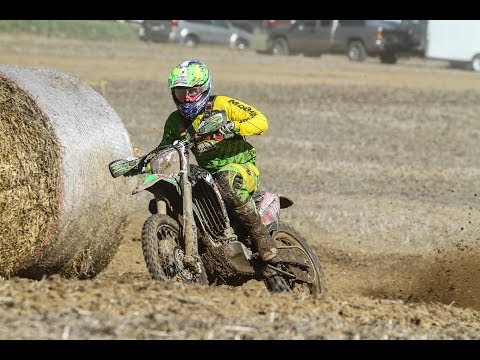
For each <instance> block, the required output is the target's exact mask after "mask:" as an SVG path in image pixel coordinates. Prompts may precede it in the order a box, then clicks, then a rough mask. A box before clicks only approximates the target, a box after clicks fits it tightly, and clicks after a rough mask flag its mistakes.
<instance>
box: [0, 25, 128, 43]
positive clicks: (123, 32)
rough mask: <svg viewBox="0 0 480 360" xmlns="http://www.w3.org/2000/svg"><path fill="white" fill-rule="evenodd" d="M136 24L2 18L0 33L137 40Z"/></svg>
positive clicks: (101, 39) (105, 39)
mask: <svg viewBox="0 0 480 360" xmlns="http://www.w3.org/2000/svg"><path fill="white" fill-rule="evenodd" d="M137 29H138V24H133V23H120V22H116V21H111V20H2V21H0V33H2V32H3V33H14V34H18V33H23V34H35V35H40V36H46V37H50V36H54V37H60V38H69V39H82V40H98V41H109V40H114V41H116V40H137V39H138V36H137Z"/></svg>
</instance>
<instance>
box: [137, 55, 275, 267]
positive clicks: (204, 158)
mask: <svg viewBox="0 0 480 360" xmlns="http://www.w3.org/2000/svg"><path fill="white" fill-rule="evenodd" d="M168 86H169V88H170V91H171V94H172V98H173V101H174V103H175V105H176V107H177V110H176V111H174V112H172V113H171V114H170V115H169V116H168V118H167V120H166V122H165V125H164V130H163V138H162V140H161V142H160V144H159V145H158V146H157V148H155V149H154V150H153V151H152V152H150V153H149V154H147V155H146V159H147V160H148V159H149V158H150V157H151V154H155V152H156V150H157V149H159V148H161V147H162V146H164V145H169V144H172V143H173V142H174V141H175V140H181V139H182V138H184V136H186V135H187V134H190V135H193V134H194V133H195V132H196V131H197V129H198V127H199V125H200V124H201V123H202V121H208V117H209V116H210V115H211V114H212V113H217V112H221V113H222V114H223V115H222V116H224V117H225V121H226V122H225V125H224V126H223V127H222V128H221V129H220V130H219V131H218V133H217V134H216V135H213V136H210V137H209V138H208V137H207V138H204V140H202V141H201V142H199V143H197V145H196V146H195V147H194V148H193V149H192V152H193V154H194V155H195V159H196V160H197V164H198V165H199V166H200V167H202V168H204V169H205V170H207V171H209V172H210V173H211V174H212V175H213V176H214V178H215V179H216V180H217V183H218V185H219V189H220V192H221V194H222V196H223V199H224V201H225V203H226V205H227V207H228V208H229V209H230V210H233V211H234V215H236V216H237V217H238V218H239V219H240V220H241V221H242V223H243V225H244V227H245V229H246V230H247V232H248V234H249V235H250V238H251V240H252V245H253V246H254V248H255V250H256V251H257V252H258V253H259V255H260V257H261V259H262V260H263V261H265V262H270V261H272V260H273V259H274V258H275V256H276V255H277V248H276V246H275V241H274V240H273V238H272V237H271V236H270V234H269V232H268V230H267V229H266V227H265V226H264V225H263V224H262V221H261V219H260V216H259V214H258V212H257V209H256V206H255V201H254V199H253V197H252V194H253V193H254V192H255V191H256V190H257V188H258V186H259V171H258V169H257V167H256V166H255V160H256V150H255V148H254V147H253V146H252V145H251V144H250V143H249V142H248V141H246V139H245V136H251V135H261V134H263V133H264V132H265V131H266V130H267V129H268V122H267V118H266V117H265V115H263V114H262V113H261V112H260V111H258V110H257V109H255V108H254V107H253V106H251V105H248V104H246V103H244V102H242V101H239V100H237V99H234V98H231V97H228V96H225V95H211V94H210V91H211V86H212V85H211V78H210V73H209V70H208V68H207V66H206V65H205V64H204V63H203V62H201V61H198V60H186V61H184V62H182V63H180V64H178V65H177V66H175V67H174V68H173V70H172V71H171V73H170V75H169V77H168ZM219 137H220V138H219ZM219 139H220V140H219Z"/></svg>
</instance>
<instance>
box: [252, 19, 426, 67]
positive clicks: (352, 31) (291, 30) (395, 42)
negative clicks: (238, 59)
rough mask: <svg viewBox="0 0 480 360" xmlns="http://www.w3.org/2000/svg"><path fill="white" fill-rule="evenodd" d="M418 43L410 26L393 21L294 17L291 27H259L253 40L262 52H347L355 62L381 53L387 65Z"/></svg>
mask: <svg viewBox="0 0 480 360" xmlns="http://www.w3.org/2000/svg"><path fill="white" fill-rule="evenodd" d="M417 45H418V44H416V42H415V38H414V37H413V36H412V34H411V32H410V31H409V30H408V28H405V27H402V26H401V25H400V24H399V23H397V22H394V21H389V20H294V21H292V25H291V26H290V27H287V28H270V29H257V30H256V31H255V32H254V33H253V36H252V39H251V47H252V48H253V49H254V50H255V51H256V52H258V53H265V54H272V55H295V54H303V55H305V56H320V55H321V54H327V53H330V54H346V55H347V56H348V58H349V59H350V60H352V61H364V60H365V59H366V58H367V56H378V57H379V58H380V61H381V62H382V63H386V64H394V63H396V62H397V60H398V57H399V56H402V55H408V53H409V52H410V51H411V49H413V48H414V47H415V46H417Z"/></svg>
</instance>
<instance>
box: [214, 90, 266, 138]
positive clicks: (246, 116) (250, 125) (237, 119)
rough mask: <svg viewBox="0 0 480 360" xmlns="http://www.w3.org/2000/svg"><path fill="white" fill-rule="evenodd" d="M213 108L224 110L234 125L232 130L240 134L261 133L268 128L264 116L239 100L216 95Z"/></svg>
mask: <svg viewBox="0 0 480 360" xmlns="http://www.w3.org/2000/svg"><path fill="white" fill-rule="evenodd" d="M214 109H215V110H217V109H218V110H225V113H226V115H227V117H228V119H229V120H230V121H233V123H234V125H235V129H234V132H235V133H236V134H239V135H242V136H250V135H261V134H263V133H264V132H265V131H267V129H268V121H267V118H266V116H265V115H264V114H263V113H262V112H260V111H259V110H257V109H256V108H254V107H253V106H251V105H248V104H246V103H244V102H242V101H240V100H237V99H234V98H231V97H228V96H220V95H219V96H217V97H216V99H215V105H214Z"/></svg>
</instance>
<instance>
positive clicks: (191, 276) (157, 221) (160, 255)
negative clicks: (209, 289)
mask: <svg viewBox="0 0 480 360" xmlns="http://www.w3.org/2000/svg"><path fill="white" fill-rule="evenodd" d="M180 229H181V227H180V225H179V223H178V222H177V221H175V220H174V219H173V218H171V217H170V216H168V215H164V214H153V215H151V216H150V217H149V218H148V219H147V220H146V221H145V223H144V224H143V229H142V238H141V242H142V250H143V257H144V259H145V263H146V265H147V269H148V272H149V273H150V276H151V277H152V279H154V280H161V281H177V282H184V283H198V284H201V285H207V284H208V279H207V274H206V273H205V269H204V267H203V265H201V272H200V273H199V274H195V273H193V272H192V271H191V270H190V269H187V268H186V267H185V266H184V265H183V258H184V256H185V252H184V249H185V246H184V241H183V238H182V236H181V234H182V232H181V230H180Z"/></svg>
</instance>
